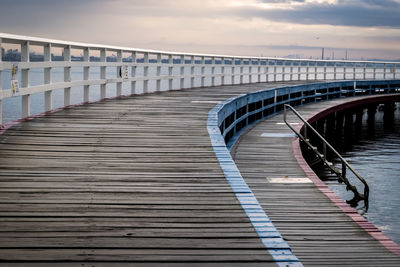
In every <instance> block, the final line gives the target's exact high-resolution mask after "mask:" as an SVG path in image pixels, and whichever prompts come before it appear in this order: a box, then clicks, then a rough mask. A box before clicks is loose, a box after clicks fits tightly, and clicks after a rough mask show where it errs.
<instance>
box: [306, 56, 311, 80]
mask: <svg viewBox="0 0 400 267" xmlns="http://www.w3.org/2000/svg"><path fill="white" fill-rule="evenodd" d="M309 75H310V61H307V64H306V81H308V80H309V79H310V76H309Z"/></svg>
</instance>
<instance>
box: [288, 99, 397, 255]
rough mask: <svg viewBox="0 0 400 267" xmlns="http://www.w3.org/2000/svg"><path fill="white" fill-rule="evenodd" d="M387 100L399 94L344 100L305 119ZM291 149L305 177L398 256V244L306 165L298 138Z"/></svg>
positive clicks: (314, 118)
mask: <svg viewBox="0 0 400 267" xmlns="http://www.w3.org/2000/svg"><path fill="white" fill-rule="evenodd" d="M389 100H400V95H399V94H397V95H393V94H391V95H385V96H372V97H371V96H370V97H365V98H362V99H357V100H353V101H350V102H346V103H343V104H339V105H336V106H333V107H329V108H326V109H323V110H321V111H319V112H317V113H315V114H313V115H311V116H310V117H309V118H307V119H306V120H307V121H308V122H314V121H316V120H318V119H320V118H323V117H325V116H327V115H328V114H330V113H333V112H336V111H340V110H344V109H347V108H351V107H355V106H358V105H364V104H371V103H376V102H382V101H389ZM302 127H303V125H299V126H298V127H297V130H299V129H301V128H302ZM292 149H293V154H294V156H295V158H296V160H297V162H298V164H299V165H300V167H301V168H302V169H303V171H304V172H305V173H306V175H307V177H308V178H309V179H310V180H311V181H312V182H313V183H314V184H315V186H316V187H317V188H318V189H319V190H320V191H321V192H322V193H323V194H325V195H326V196H327V197H328V198H329V199H330V200H331V201H332V202H333V203H334V204H335V205H336V206H337V207H339V208H340V209H341V210H342V211H343V212H344V213H345V214H346V215H347V216H349V217H350V218H351V219H352V220H353V221H354V222H356V223H357V224H358V225H359V226H360V227H361V228H363V229H364V230H365V231H366V232H367V233H368V234H370V235H371V236H372V237H373V238H375V239H376V240H377V241H379V242H380V243H381V244H382V245H383V246H384V247H385V248H387V249H388V250H390V251H391V252H393V253H394V254H396V255H399V256H400V246H399V245H398V244H397V243H395V242H394V241H393V240H391V239H390V238H389V237H387V236H386V235H385V234H383V233H382V232H381V230H379V229H378V228H377V227H376V226H375V225H373V224H372V223H370V222H369V221H368V220H367V219H365V218H364V217H363V216H361V215H360V214H358V212H357V211H356V210H355V209H353V208H352V207H350V206H349V205H348V204H347V203H346V202H345V201H344V200H343V199H341V198H340V197H339V196H338V195H336V194H335V193H334V192H333V191H332V190H331V189H330V188H329V187H328V186H327V185H326V184H325V183H324V182H323V181H322V180H321V179H319V177H318V176H317V175H316V174H315V172H314V171H313V170H312V169H311V167H310V166H309V165H308V163H307V162H306V160H305V159H304V158H303V155H302V153H301V148H300V142H299V139H298V138H297V137H296V138H293V140H292Z"/></svg>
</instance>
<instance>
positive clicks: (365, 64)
mask: <svg viewBox="0 0 400 267" xmlns="http://www.w3.org/2000/svg"><path fill="white" fill-rule="evenodd" d="M366 79H367V63H364V65H363V80H366Z"/></svg>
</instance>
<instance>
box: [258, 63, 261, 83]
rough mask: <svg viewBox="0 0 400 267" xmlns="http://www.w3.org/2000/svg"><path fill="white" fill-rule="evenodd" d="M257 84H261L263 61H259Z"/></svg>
mask: <svg viewBox="0 0 400 267" xmlns="http://www.w3.org/2000/svg"><path fill="white" fill-rule="evenodd" d="M257 82H258V83H260V82H261V59H258V60H257Z"/></svg>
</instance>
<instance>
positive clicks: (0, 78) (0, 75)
mask: <svg viewBox="0 0 400 267" xmlns="http://www.w3.org/2000/svg"><path fill="white" fill-rule="evenodd" d="M2 42H3V40H2V38H0V64H1V62H2V61H3V54H2V52H3V49H2ZM2 91H3V72H2V70H1V69H0V92H2ZM2 103H3V99H2V97H0V128H1V125H2V124H3V107H2V105H3V104H2Z"/></svg>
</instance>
